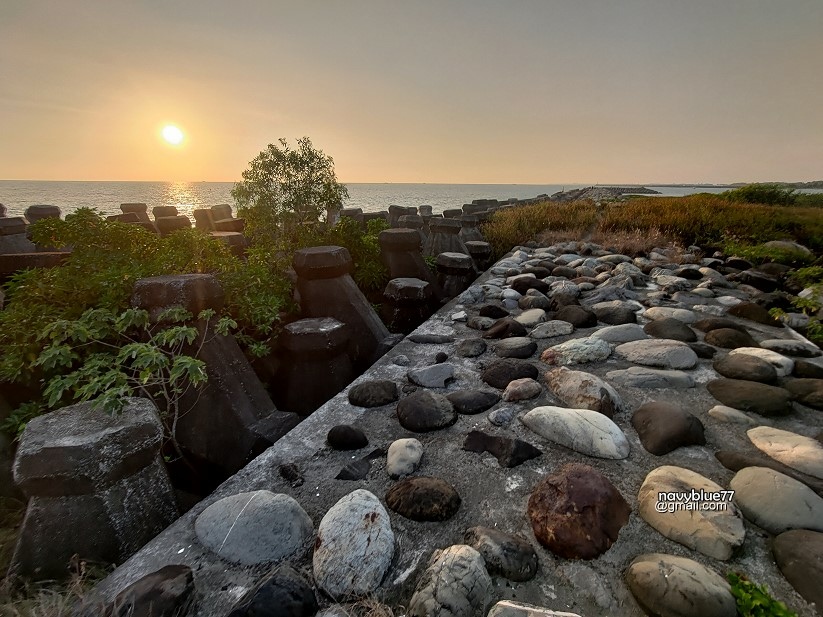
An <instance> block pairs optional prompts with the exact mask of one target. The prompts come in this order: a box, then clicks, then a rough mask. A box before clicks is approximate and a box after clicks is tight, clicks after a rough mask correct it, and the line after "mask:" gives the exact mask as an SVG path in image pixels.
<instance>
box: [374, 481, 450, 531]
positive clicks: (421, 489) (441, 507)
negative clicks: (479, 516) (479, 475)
mask: <svg viewBox="0 0 823 617" xmlns="http://www.w3.org/2000/svg"><path fill="white" fill-rule="evenodd" d="M460 501H461V500H460V495H458V494H457V491H456V490H455V489H454V487H453V486H452V485H451V484H449V483H448V482H446V481H445V480H443V479H442V478H433V477H429V476H415V477H412V478H406V479H405V480H400V481H399V482H398V483H397V484H395V485H394V486H392V487H391V488H390V489H389V490H388V492H387V493H386V504H387V505H388V506H389V508H391V509H392V510H393V511H394V512H397V513H398V514H400V515H401V516H405V517H406V518H408V519H411V520H413V521H445V520H448V519H450V518H451V517H452V516H454V515H455V514H457V510H458V509H459V508H460Z"/></svg>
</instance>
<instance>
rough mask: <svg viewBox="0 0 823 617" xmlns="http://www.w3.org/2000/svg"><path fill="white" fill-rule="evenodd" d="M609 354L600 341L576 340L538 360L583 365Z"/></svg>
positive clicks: (606, 347) (545, 352)
mask: <svg viewBox="0 0 823 617" xmlns="http://www.w3.org/2000/svg"><path fill="white" fill-rule="evenodd" d="M611 353H612V348H611V346H610V345H609V344H608V343H607V342H606V341H604V340H602V339H597V338H576V339H571V340H569V341H566V342H565V343H560V344H559V345H554V346H552V347H549V348H548V349H547V350H546V351H544V352H543V354H542V355H541V356H540V359H541V360H543V361H544V362H547V363H548V364H584V363H586V362H599V361H600V360H605V359H606V358H608V357H609V356H610V355H611ZM692 353H694V352H692Z"/></svg>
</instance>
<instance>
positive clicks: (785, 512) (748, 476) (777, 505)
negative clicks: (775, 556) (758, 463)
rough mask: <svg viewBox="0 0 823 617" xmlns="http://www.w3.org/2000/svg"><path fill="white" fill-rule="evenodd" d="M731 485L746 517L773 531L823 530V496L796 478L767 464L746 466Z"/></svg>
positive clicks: (735, 500) (776, 532) (775, 532)
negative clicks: (770, 467) (766, 465)
mask: <svg viewBox="0 0 823 617" xmlns="http://www.w3.org/2000/svg"><path fill="white" fill-rule="evenodd" d="M729 488H730V489H732V490H733V491H734V502H735V503H736V504H737V506H738V507H739V508H740V510H741V512H743V516H745V517H746V518H747V519H748V520H750V521H751V522H752V523H754V524H755V525H757V526H758V527H761V528H763V529H765V530H766V531H768V532H769V533H771V534H774V535H777V534H780V533H783V532H784V531H789V530H790V529H810V530H812V531H823V498H821V497H819V496H818V495H816V494H815V492H814V491H813V490H812V489H810V488H809V487H808V486H806V485H805V484H803V483H802V482H798V481H797V480H795V479H794V478H790V477H789V476H786V475H784V474H782V473H780V472H778V471H775V470H774V469H768V468H766V467H746V468H745V469H741V470H740V471H738V472H737V473H736V474H735V476H734V478H732V480H731V482H730V483H729Z"/></svg>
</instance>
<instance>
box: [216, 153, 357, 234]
mask: <svg viewBox="0 0 823 617" xmlns="http://www.w3.org/2000/svg"><path fill="white" fill-rule="evenodd" d="M279 144H280V145H279V146H277V145H275V144H269V147H268V148H267V149H266V150H263V151H262V152H261V153H260V154H258V155H257V156H256V157H255V158H254V159H253V160H252V161H251V162H250V163H249V168H248V169H247V170H246V171H244V172H243V180H242V182H238V183H237V184H235V185H234V188H233V189H232V191H231V194H232V197H233V198H234V201H235V203H236V204H237V210H238V214H239V215H240V216H242V217H243V218H245V219H246V233H247V235H249V236H250V237H251V238H252V240H253V241H257V242H259V241H261V240H262V241H266V240H272V239H274V238H275V237H277V235H278V234H282V233H283V232H288V231H290V230H291V229H292V228H293V227H294V226H296V225H301V224H303V223H311V222H317V221H320V220H325V216H326V213H327V212H336V211H337V210H339V209H340V206H341V204H342V201H343V199H345V198H347V197H348V196H349V193H348V191H347V190H346V187H345V186H344V185H343V184H340V183H339V182H338V181H337V177H336V176H335V174H334V160H333V159H332V158H331V157H330V156H326V155H325V154H323V152H322V151H320V150H317V149H315V148H314V147H313V146H312V143H311V140H310V139H309V138H308V137H303V138H302V139H298V140H297V149H296V150H292V149H291V148H290V147H289V144H288V143H287V142H286V140H285V139H282V138H281V139H280V140H279Z"/></svg>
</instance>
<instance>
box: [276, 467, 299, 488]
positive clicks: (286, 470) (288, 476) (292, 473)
mask: <svg viewBox="0 0 823 617" xmlns="http://www.w3.org/2000/svg"><path fill="white" fill-rule="evenodd" d="M277 471H278V473H279V474H280V477H281V478H283V479H284V480H285V481H286V482H288V483H289V484H290V485H291V487H292V488H297V487H298V486H302V485H303V474H301V473H300V470H299V469H298V468H297V465H295V464H294V463H284V464H282V465H280V466H279V467H278V468H277Z"/></svg>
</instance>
